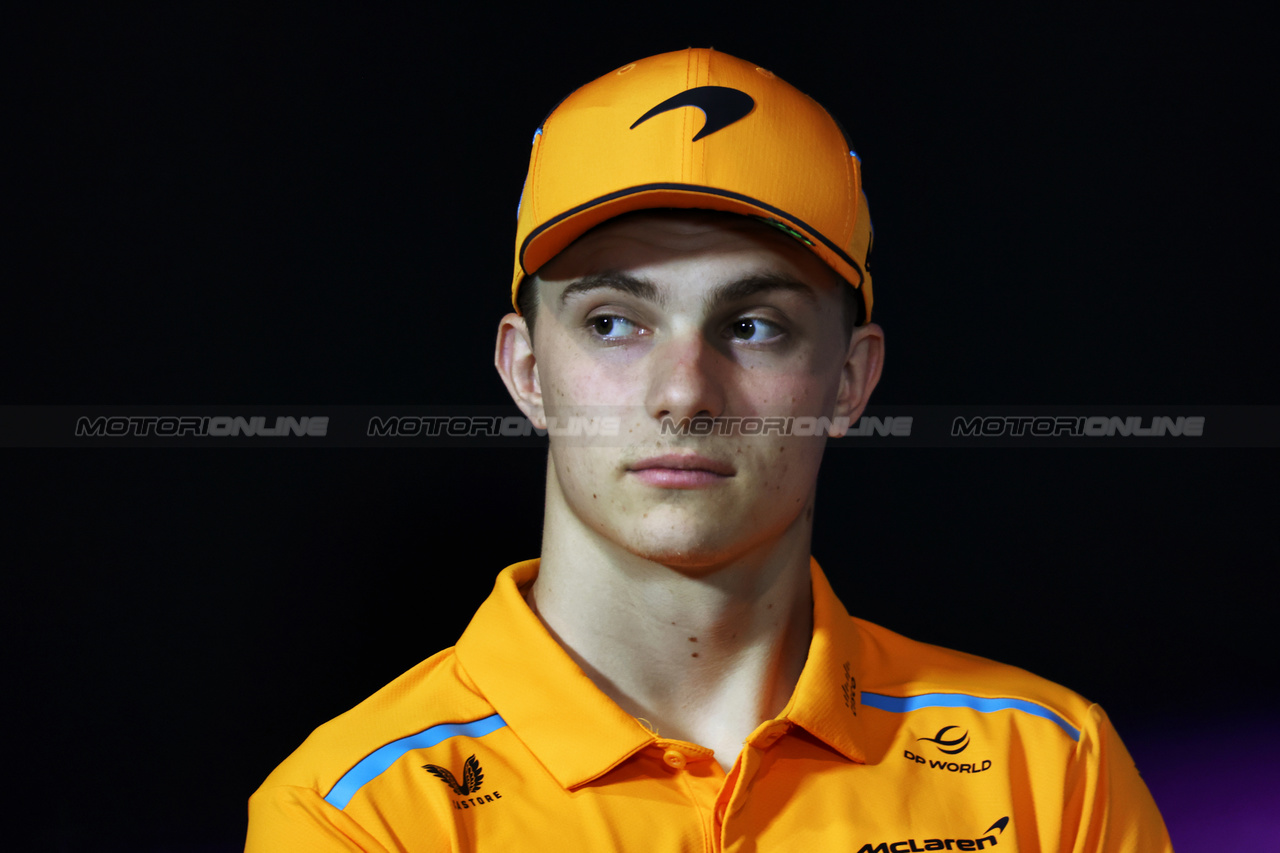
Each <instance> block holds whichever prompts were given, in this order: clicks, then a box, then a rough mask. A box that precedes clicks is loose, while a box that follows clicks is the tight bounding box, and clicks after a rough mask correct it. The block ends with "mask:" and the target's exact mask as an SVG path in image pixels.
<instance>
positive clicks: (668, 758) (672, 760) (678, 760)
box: [662, 749, 689, 770]
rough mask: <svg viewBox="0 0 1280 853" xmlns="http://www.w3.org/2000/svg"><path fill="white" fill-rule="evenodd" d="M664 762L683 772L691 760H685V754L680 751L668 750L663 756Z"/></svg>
mask: <svg viewBox="0 0 1280 853" xmlns="http://www.w3.org/2000/svg"><path fill="white" fill-rule="evenodd" d="M662 760H663V761H665V762H667V764H669V765H671V766H672V767H674V768H675V769H677V770H683V769H684V766H685V764H687V763H688V761H689V759H687V758H685V756H684V753H683V752H681V751H680V750H678V749H668V750H667V751H666V752H664V753H663V754H662Z"/></svg>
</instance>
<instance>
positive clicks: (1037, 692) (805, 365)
mask: <svg viewBox="0 0 1280 853" xmlns="http://www.w3.org/2000/svg"><path fill="white" fill-rule="evenodd" d="M859 168H860V167H859V163H858V160H857V157H856V155H854V154H853V152H852V151H850V150H849V145H848V144H847V141H846V140H845V139H844V137H843V133H842V131H841V130H840V128H839V126H838V125H837V124H836V123H835V122H834V120H833V119H831V117H830V116H828V115H827V114H826V112H825V111H823V110H822V108H821V107H819V106H818V105H817V104H815V103H814V102H813V101H811V100H809V99H808V98H807V97H806V96H804V95H803V94H801V93H800V92H798V91H796V90H795V89H793V88H792V87H790V86H789V85H787V84H786V83H784V82H782V81H781V80H779V79H778V78H776V77H775V76H774V75H772V74H771V73H770V72H768V71H766V70H764V69H761V68H757V67H756V66H754V65H751V64H750V63H746V62H742V61H741V60H737V59H734V58H733V57H730V56H727V55H725V54H720V53H714V52H712V51H710V50H688V51H682V52H678V53H672V54H664V55H661V56H655V57H651V58H649V59H646V60H642V61H640V62H636V63H632V64H630V65H627V66H624V67H623V68H620V69H618V70H617V71H615V72H612V73H610V74H608V75H605V76H604V77H602V78H600V79H599V80H597V81H595V82H593V83H590V84H588V85H587V86H585V87H583V88H582V89H580V90H578V91H577V92H575V93H574V94H573V95H571V96H570V97H569V98H567V99H566V100H565V101H564V102H562V103H561V105H560V106H559V107H557V108H556V110H555V111H553V112H552V114H551V115H550V116H548V118H547V120H546V121H545V122H544V124H543V126H542V127H541V128H539V129H538V132H537V133H536V134H535V136H534V151H533V156H532V158H531V162H530V168H529V176H528V179H527V181H526V184H525V189H524V194H523V198H522V202H521V208H520V216H519V225H518V233H517V256H516V269H515V277H514V283H513V299H514V300H515V302H516V305H517V306H518V308H519V310H520V313H519V314H510V315H508V316H507V317H505V318H504V319H503V320H502V322H501V325H500V327H499V332H498V343H497V356H496V361H497V367H498V370H499V372H500V374H501V375H502V378H503V381H504V382H505V383H506V385H507V388H508V389H509V390H510V392H511V395H512V397H513V398H514V399H515V401H516V403H517V404H518V405H519V406H520V408H521V409H522V410H523V411H524V412H525V414H526V415H527V416H528V417H529V418H530V419H531V420H532V421H533V422H534V423H535V424H537V425H538V426H540V427H545V426H548V425H550V424H553V423H557V424H566V423H578V424H586V425H589V426H591V429H587V430H585V432H586V436H585V437H576V438H575V437H573V436H571V435H557V434H556V433H554V432H553V433H552V437H551V439H550V452H549V455H548V464H547V489H546V514H545V520H544V536H543V545H542V554H541V560H538V561H531V562H527V563H520V564H517V565H514V566H511V567H509V568H508V569H507V570H506V571H504V572H503V573H502V574H501V575H500V576H499V578H498V581H497V585H496V587H495V589H494V592H493V594H492V595H491V596H490V598H489V599H488V600H487V601H486V602H485V603H484V605H483V606H482V607H481V608H480V610H479V612H478V613H477V614H476V616H475V618H474V619H473V621H472V623H471V625H470V626H469V627H468V628H467V631H466V632H465V633H464V634H463V636H462V638H461V639H460V640H459V642H458V644H457V646H456V647H455V648H453V649H450V650H447V651H445V652H441V653H440V654H438V655H436V656H435V657H432V658H431V659H429V660H427V661H425V662H424V663H422V664H420V665H419V666H418V667H416V668H415V669H413V670H411V671H410V672H408V673H406V674H405V675H404V676H402V677H401V678H400V679H398V680H397V681H395V682H393V683H392V684H391V685H389V686H387V687H386V688H384V689H383V690H382V691H380V692H378V693H377V694H375V695H374V696H373V697H371V698H370V699H368V700H366V701H365V702H364V703H362V704H361V705H359V706H358V707H356V708H355V709H353V710H352V711H350V712H348V713H347V714H344V715H343V716H341V717H339V718H337V719H336V720H334V721H332V722H330V723H328V724H327V725H325V726H322V727H321V728H320V729H318V730H317V731H316V732H315V733H314V734H313V735H312V736H311V737H310V738H309V739H308V740H307V742H306V743H305V744H303V746H302V747H300V748H299V750H298V751H297V752H296V753H295V754H294V755H293V756H292V757H290V758H289V759H288V760H287V761H286V762H285V763H284V764H282V765H281V766H280V767H279V768H278V769H277V770H276V771H275V772H274V773H273V774H272V775H271V777H270V778H269V779H268V780H267V781H266V783H264V785H263V786H262V788H261V789H260V790H259V791H258V792H257V793H256V794H254V796H253V798H252V799H251V801H250V826H249V840H248V849H249V850H251V851H282V850H290V851H291V850H298V851H327V850H376V851H384V850H385V851H390V850H404V851H436V850H474V849H479V850H719V849H724V850H761V851H766V850H802V849H814V850H825V849H839V850H857V851H868V853H890V851H893V853H900V851H908V850H911V851H917V850H981V849H986V848H988V847H995V846H1000V847H1001V849H1007V850H1078V851H1085V850H1089V851H1121V850H1124V851H1136V850H1142V851H1146V850H1151V851H1160V850H1168V849H1169V841H1168V837H1167V835H1166V833H1165V831H1164V827H1163V824H1162V822H1161V820H1160V816H1159V813H1158V812H1157V810H1156V807H1155V805H1154V803H1153V802H1152V801H1151V797H1150V795H1149V794H1148V792H1147V790H1146V788H1145V786H1144V785H1143V783H1142V781H1141V780H1140V779H1139V777H1138V775H1137V772H1136V770H1135V768H1134V766H1133V763H1132V761H1131V760H1130V758H1129V756H1128V755H1127V753H1126V752H1125V750H1124V747H1123V745H1122V744H1121V743H1120V741H1119V739H1118V738H1117V736H1116V734H1115V732H1114V730H1113V729H1112V727H1111V725H1110V723H1109V722H1108V721H1107V718H1106V716H1105V715H1104V714H1103V713H1102V711H1101V710H1100V709H1099V708H1098V707H1097V706H1095V705H1091V704H1089V703H1088V702H1087V701H1085V700H1084V699H1082V698H1080V697H1079V696H1077V695H1075V694H1074V693H1072V692H1070V691H1068V690H1066V689H1064V688H1062V687H1059V686H1057V685H1054V684H1051V683H1048V682H1046V681H1044V680H1042V679H1039V678H1036V677H1035V676H1032V675H1030V674H1028V673H1026V672H1023V671H1021V670H1017V669H1013V668H1011V667H1006V666H1002V665H1000V664H996V663H992V662H990V661H986V660H983V659H980V658H976V657H972V656H969V655H964V654H960V653H957V652H951V651H947V650H944V649H940V648H936V647H932V646H926V645H923V644H919V643H915V642H912V641H910V640H907V639H905V638H903V637H900V636H898V635H896V634H893V633H892V632H889V631H886V630H884V629H882V628H879V627H876V626H874V625H872V624H870V623H867V622H863V621H861V620H857V619H853V618H851V617H850V616H849V615H848V614H847V613H846V612H845V610H844V608H843V606H842V605H841V603H840V602H839V601H838V600H837V599H836V597H835V596H834V594H833V593H832V591H831V588H830V586H829V585H828V583H827V581H826V579H825V577H824V575H823V573H822V571H821V569H820V568H819V567H818V565H817V563H816V562H813V561H812V559H811V558H810V556H809V544H810V536H811V530H812V518H813V510H814V507H813V501H814V492H815V484H816V479H817V472H818V466H819V462H820V460H821V456H822V451H823V445H824V442H825V438H826V436H825V433H827V432H830V433H831V434H833V435H839V434H840V433H841V432H842V425H847V424H848V423H849V422H850V421H852V420H855V419H856V418H857V417H858V416H859V413H860V412H861V411H862V409H863V407H864V406H865V404H866V402H867V399H868V397H869V395H870V394H871V391H872V389H873V388H874V387H875V385H876V382H877V380H878V378H879V375H880V370H881V366H882V364H883V359H884V343H883V334H882V332H881V330H880V329H879V328H878V327H877V326H875V325H874V324H871V323H870V322H869V317H870V310H871V303H872V299H871V279H870V276H869V275H868V272H867V268H866V257H867V253H868V251H869V249H870V243H871V225H870V220H869V217H868V213H867V208H866V201H865V198H864V196H863V193H862V190H861V175H860V171H859ZM797 424H801V425H805V428H803V429H801V428H797V426H796V425H797ZM815 433H817V434H815Z"/></svg>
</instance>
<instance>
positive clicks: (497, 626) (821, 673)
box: [456, 560, 866, 788]
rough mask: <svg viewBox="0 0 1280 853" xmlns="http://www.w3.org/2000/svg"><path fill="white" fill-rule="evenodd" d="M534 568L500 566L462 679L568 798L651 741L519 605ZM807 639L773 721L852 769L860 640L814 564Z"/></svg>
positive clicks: (469, 634)
mask: <svg viewBox="0 0 1280 853" xmlns="http://www.w3.org/2000/svg"><path fill="white" fill-rule="evenodd" d="M537 574H538V561H537V560H529V561H527V562H523V563H516V564H515V565H513V566H509V567H508V568H506V569H505V570H503V572H502V573H501V574H500V575H499V576H498V579H497V582H496V583H495V584H494V589H493V592H492V593H491V594H490V596H489V598H488V599H486V600H485V602H484V604H482V605H481V606H480V609H479V610H478V611H477V612H476V615H475V616H474V617H473V618H472V620H471V624H470V625H468V626H467V629H466V631H465V632H463V634H462V637H461V638H460V639H459V640H458V644H457V647H456V654H457V659H458V662H459V664H460V665H461V666H462V669H463V670H464V671H465V672H466V673H467V675H469V676H470V677H471V679H472V680H473V681H474V682H475V684H476V686H477V687H479V688H480V691H481V692H482V693H483V694H484V696H485V698H486V699H487V700H488V701H489V702H490V703H491V704H492V705H493V707H494V709H495V710H496V711H497V712H498V714H499V715H501V717H502V718H503V720H505V721H506V723H507V725H508V726H509V727H510V728H511V731H512V732H513V733H514V734H515V735H516V737H518V738H519V739H520V740H521V741H523V742H524V743H525V745H526V746H528V747H529V749H530V750H531V751H532V752H533V754H534V755H535V756H536V757H537V758H538V760H539V761H541V762H542V764H543V765H544V766H545V767H546V768H547V770H548V771H549V772H550V773H551V775H552V776H554V777H555V779H556V781H557V782H559V783H560V785H561V786H563V787H564V788H574V787H577V786H579V785H582V784H584V783H586V782H589V781H591V780H592V779H594V778H596V777H597V776H600V775H602V774H604V773H606V772H608V771H609V770H611V769H613V768H614V767H616V766H618V765H619V764H621V763H622V762H624V761H626V760H627V759H628V758H630V757H631V756H632V755H634V754H635V753H637V752H639V751H640V750H642V749H644V748H645V747H646V746H649V745H650V744H652V743H654V742H655V741H656V739H657V738H656V736H655V735H654V734H653V733H652V732H650V731H649V730H648V729H646V728H645V727H644V726H643V725H641V724H640V722H639V721H638V720H636V718H635V717H632V716H631V715H630V714H628V713H627V712H626V711H624V710H622V708H620V707H618V705H617V704H616V703H615V702H614V701H613V700H612V699H610V698H609V697H608V696H606V695H605V694H604V693H603V692H601V691H600V690H599V689H598V688H597V687H596V686H595V684H594V683H593V682H592V681H591V679H590V678H588V677H587V675H586V674H585V673H583V671H582V670H581V669H580V668H579V667H578V665H577V664H576V663H574V661H573V659H572V658H570V657H569V655H568V654H567V653H566V652H565V651H564V649H562V648H561V647H560V644H559V643H557V642H556V640H555V639H554V638H553V637H552V636H551V635H550V634H549V633H548V632H547V630H546V628H545V627H543V625H542V622H541V621H539V619H538V617H537V616H536V615H534V613H533V611H532V610H531V609H530V608H529V606H528V604H526V603H525V600H524V594H523V592H522V588H523V587H526V586H528V584H530V583H532V582H533V580H534V578H536V577H537ZM810 579H811V584H812V589H813V638H812V640H811V641H810V645H809V654H808V657H807V659H806V660H805V665H804V669H803V670H802V672H801V673H800V680H799V681H798V682H797V684H796V689H795V692H794V693H793V694H792V696H791V700H790V702H788V703H787V706H786V708H785V709H784V710H783V712H782V713H781V714H780V715H779V719H785V720H786V721H788V722H789V723H791V724H794V725H797V726H800V727H801V728H803V729H805V730H806V731H808V732H809V733H811V734H812V735H814V736H815V737H817V738H819V739H820V740H822V741H823V742H825V743H826V744H827V745H828V746H830V747H832V748H833V749H835V750H837V751H838V752H840V753H841V754H842V755H844V756H845V757H847V758H849V759H850V760H852V761H857V762H864V761H865V760H866V759H865V754H864V752H863V750H861V749H860V748H859V747H858V740H859V725H858V717H857V713H856V712H857V710H858V692H857V691H858V686H857V684H858V673H859V671H860V668H861V662H860V660H859V652H860V650H861V639H860V637H859V634H858V631H857V628H856V627H855V626H854V624H853V621H852V620H851V619H850V618H849V615H848V613H847V612H846V611H845V609H844V605H843V604H841V603H840V600H839V599H838V598H836V595H835V593H834V592H833V591H832V589H831V585H830V584H829V583H828V582H827V578H826V576H825V575H824V574H823V572H822V569H821V568H820V567H819V566H818V563H817V561H816V560H810Z"/></svg>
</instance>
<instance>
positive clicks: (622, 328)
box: [589, 316, 639, 340]
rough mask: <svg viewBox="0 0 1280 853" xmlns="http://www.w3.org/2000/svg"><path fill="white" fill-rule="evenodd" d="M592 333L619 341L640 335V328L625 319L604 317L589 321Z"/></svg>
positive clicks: (593, 318)
mask: <svg viewBox="0 0 1280 853" xmlns="http://www.w3.org/2000/svg"><path fill="white" fill-rule="evenodd" d="M589 323H590V326H591V331H593V332H595V333H596V334H597V335H599V336H600V337H602V338H609V339H611V340H617V339H620V338H628V337H632V336H633V335H636V334H639V327H638V326H636V324H635V323H632V322H631V321H630V320H628V319H626V318H625V317H615V316H603V317H592V318H591V320H590V321H589Z"/></svg>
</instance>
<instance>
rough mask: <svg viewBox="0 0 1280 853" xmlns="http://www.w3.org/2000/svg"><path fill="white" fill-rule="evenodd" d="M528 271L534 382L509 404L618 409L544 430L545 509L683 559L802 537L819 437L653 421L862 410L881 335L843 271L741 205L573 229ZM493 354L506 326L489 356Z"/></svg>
mask: <svg viewBox="0 0 1280 853" xmlns="http://www.w3.org/2000/svg"><path fill="white" fill-rule="evenodd" d="M525 286H530V285H529V284H528V283H526V285H525ZM538 286H539V287H540V290H539V301H540V305H539V308H538V315H537V319H536V323H535V331H536V334H535V336H534V339H533V344H532V360H531V363H532V369H533V376H532V382H530V383H529V385H530V386H531V389H532V390H531V393H529V394H527V395H525V399H523V400H522V399H521V395H520V394H519V393H516V391H515V389H514V388H513V393H516V397H517V401H518V402H521V405H522V406H523V407H524V408H525V410H526V412H527V413H528V414H529V415H530V417H531V418H532V419H533V420H534V421H535V423H551V424H553V425H561V426H562V425H565V424H567V423H569V422H570V419H571V418H583V419H588V420H589V419H593V418H594V419H596V420H597V421H598V420H599V419H600V418H601V417H609V416H612V417H617V418H619V419H620V421H619V429H618V431H617V434H616V435H614V436H611V437H599V438H596V439H592V440H584V439H581V438H565V437H557V436H555V435H554V433H553V435H552V437H551V439H550V442H551V447H550V469H549V475H548V488H547V500H548V515H547V518H548V523H549V524H550V523H553V522H554V521H555V520H556V519H560V520H561V523H566V524H569V525H577V526H578V527H579V531H578V532H580V533H581V534H582V535H586V536H589V537H601V538H603V539H604V540H607V543H605V544H606V545H607V544H608V543H612V545H616V546H618V547H621V548H623V549H625V550H626V551H629V552H631V553H633V554H636V555H639V556H642V557H645V558H647V559H650V560H654V561H656V562H660V563H664V564H666V565H670V566H673V567H680V568H683V569H687V570H693V571H702V570H707V569H713V568H715V567H716V566H720V565H723V564H725V563H727V562H729V561H732V560H735V559H738V558H740V557H742V556H744V555H745V554H747V553H748V552H750V551H751V550H752V549H760V548H762V547H763V548H765V549H768V548H769V547H770V545H771V543H774V542H777V541H779V540H780V539H781V538H782V537H784V536H785V535H786V534H787V533H788V531H791V532H793V533H794V531H795V530H796V529H797V528H796V525H802V526H803V531H804V535H805V541H806V544H807V535H808V529H809V528H808V524H809V519H810V518H811V516H812V501H813V494H814V486H815V483H816V480H817V475H818V466H819V462H820V461H821V458H822V451H823V447H824V444H825V437H824V436H823V435H818V436H816V437H810V436H806V437H791V436H785V435H780V434H777V432H776V431H774V430H769V432H770V433H771V434H766V435H746V434H743V433H744V432H747V431H750V430H751V427H749V426H748V427H746V428H745V429H736V430H732V431H730V432H728V434H720V433H721V430H719V429H717V430H713V432H712V434H710V435H694V434H686V435H671V434H666V435H664V434H663V432H662V423H663V421H664V420H666V421H667V422H668V423H679V422H681V421H686V420H688V419H692V420H695V421H697V420H702V421H703V422H704V423H705V422H706V421H707V420H708V419H714V422H715V423H716V424H723V423H724V422H726V420H727V419H732V418H776V417H782V418H787V417H811V418H812V417H827V418H831V417H833V416H838V415H841V414H843V415H845V416H849V417H856V416H857V411H860V410H861V406H862V404H863V403H864V402H865V398H866V396H867V395H868V394H869V393H870V390H871V387H872V386H874V384H875V381H876V378H877V377H878V374H879V361H880V332H879V329H878V328H877V327H875V326H866V327H862V328H860V329H858V330H856V331H855V333H854V336H853V340H852V341H851V340H850V338H849V336H848V335H847V334H846V333H845V331H844V324H843V319H842V292H841V290H840V288H843V287H848V286H849V285H847V284H845V283H844V282H842V281H840V280H839V279H838V278H837V277H836V276H835V274H834V273H832V272H831V271H830V270H829V268H828V267H827V266H826V265H825V264H823V263H822V262H821V261H820V260H819V259H818V258H817V257H815V256H814V255H813V254H812V253H811V252H810V251H809V250H808V249H806V248H804V247H803V246H801V245H800V244H798V243H797V242H795V241H794V240H793V239H792V238H790V237H787V236H785V235H783V234H781V233H779V232H778V231H776V230H774V229H772V228H770V227H768V226H766V225H763V224H761V223H758V222H755V221H753V220H750V219H748V218H746V217H740V216H733V215H728V214H710V213H703V212H693V211H690V212H687V213H674V212H669V211H661V212H646V213H638V214H632V215H629V216H624V217H620V218H618V219H615V220H612V221H610V222H608V223H606V224H604V225H602V226H600V227H598V228H596V229H595V230H593V231H591V232H589V233H588V234H586V235H584V236H583V237H581V238H579V239H578V240H577V241H576V242H575V243H573V244H572V245H571V246H570V247H569V248H567V249H566V250H565V251H563V252H562V253H560V254H559V255H558V256H557V257H556V258H555V259H554V260H552V261H551V262H550V263H548V264H547V265H546V266H545V267H544V268H543V269H542V270H540V271H539V274H538ZM508 320H510V318H508ZM506 324H507V321H504V326H505V325H506ZM501 353H502V341H501V338H500V341H499V362H500V366H501V361H502V358H501ZM868 362H869V363H868ZM504 378H507V379H508V385H509V387H511V386H512V380H511V379H510V378H508V377H507V376H506V375H505V373H504ZM855 410H856V411H855ZM774 423H780V422H779V421H774Z"/></svg>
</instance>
